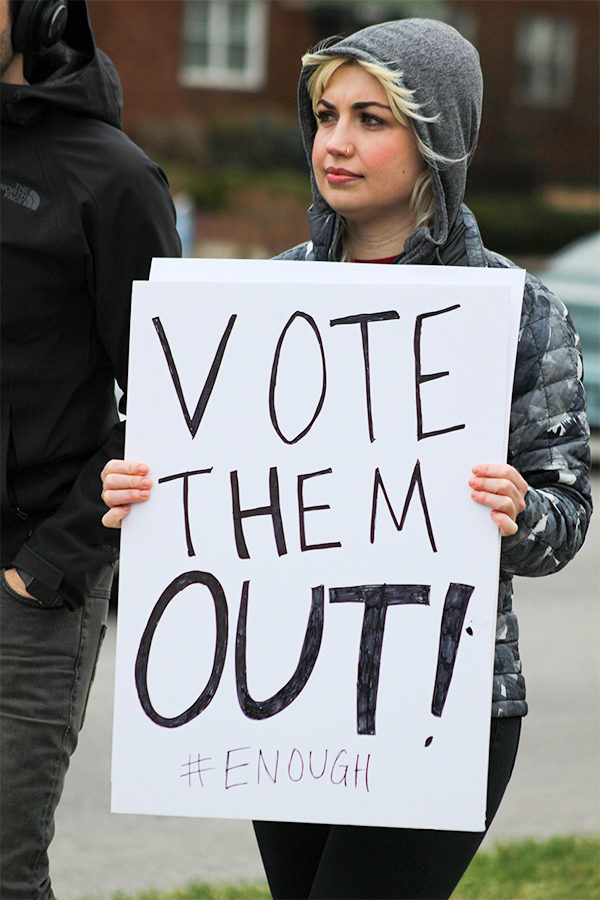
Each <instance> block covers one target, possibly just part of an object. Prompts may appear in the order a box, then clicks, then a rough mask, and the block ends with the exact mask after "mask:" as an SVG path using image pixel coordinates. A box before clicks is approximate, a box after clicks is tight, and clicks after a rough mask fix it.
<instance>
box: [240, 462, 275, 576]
mask: <svg viewBox="0 0 600 900" xmlns="http://www.w3.org/2000/svg"><path fill="white" fill-rule="evenodd" d="M229 477H230V480H231V501H232V504H233V530H234V534H235V546H236V549H237V552H238V556H239V557H240V559H249V558H250V554H249V552H248V547H247V545H246V540H245V538H244V532H243V529H242V519H246V518H249V517H252V516H271V518H272V520H273V533H274V535H275V545H276V547H277V553H278V555H279V556H283V555H284V554H286V553H287V549H286V546H285V535H284V533H283V521H282V519H281V506H280V504H279V479H278V477H277V469H276V467H275V466H273V467H272V468H271V469H270V470H269V494H270V500H271V502H270V504H269V506H257V507H255V508H254V509H242V508H241V507H240V487H239V482H238V473H237V471H234V472H231V473H230V476H229Z"/></svg>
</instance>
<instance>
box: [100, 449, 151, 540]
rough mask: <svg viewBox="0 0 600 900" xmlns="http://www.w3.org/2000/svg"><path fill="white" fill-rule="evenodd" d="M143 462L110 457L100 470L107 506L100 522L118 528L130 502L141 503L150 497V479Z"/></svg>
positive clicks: (102, 495)
mask: <svg viewBox="0 0 600 900" xmlns="http://www.w3.org/2000/svg"><path fill="white" fill-rule="evenodd" d="M148 471H149V469H148V466H147V465H146V464H145V463H138V462H133V461H132V460H126V459H111V460H110V462H108V463H107V464H106V465H105V466H104V469H103V470H102V473H101V477H102V494H101V497H102V500H103V501H104V503H106V505H107V506H108V507H110V509H109V512H107V513H105V514H104V516H103V518H102V523H103V524H104V525H105V526H106V527H107V528H120V527H121V522H122V521H123V519H124V518H125V516H127V515H129V512H130V510H131V504H133V503H143V502H144V501H146V500H148V499H149V498H150V489H151V487H152V479H151V478H149V477H148Z"/></svg>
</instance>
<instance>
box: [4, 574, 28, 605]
mask: <svg viewBox="0 0 600 900" xmlns="http://www.w3.org/2000/svg"><path fill="white" fill-rule="evenodd" d="M4 577H5V578H6V583H7V584H8V586H9V587H11V588H12V589H13V591H14V592H15V593H16V594H20V595H21V597H31V594H29V593H27V589H26V587H25V582H24V581H23V579H22V578H21V576H20V575H19V573H18V572H17V570H16V569H5V570H4ZM31 599H32V600H33V599H35V598H34V597H31Z"/></svg>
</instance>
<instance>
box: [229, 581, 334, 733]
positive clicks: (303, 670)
mask: <svg viewBox="0 0 600 900" xmlns="http://www.w3.org/2000/svg"><path fill="white" fill-rule="evenodd" d="M249 586H250V582H249V581H245V582H244V584H243V587H242V599H241V602H240V612H239V616H238V626H237V638H236V642H235V681H236V687H237V696H238V701H239V704H240V708H241V710H242V712H243V713H244V715H245V716H248V718H249V719H268V718H270V717H271V716H274V715H276V714H277V713H278V712H281V710H282V709H285V708H286V707H287V706H289V705H290V703H293V701H294V700H295V699H296V697H297V696H298V694H300V692H301V691H302V690H303V689H304V687H305V685H306V682H307V681H308V679H309V678H310V676H311V673H312V670H313V669H314V667H315V663H316V661H317V657H318V655H319V650H320V649H321V639H322V637H323V614H324V594H325V589H324V586H323V585H320V586H319V587H315V588H313V589H312V602H311V607H310V613H309V616H308V624H307V626H306V632H305V635H304V643H303V644H302V650H301V651H300V659H299V660H298V665H297V666H296V670H295V672H294V674H293V675H292V677H291V678H290V679H289V681H288V682H287V683H286V684H285V685H284V686H283V687H282V688H281V689H280V690H279V691H277V693H276V694H274V695H273V696H272V697H270V698H269V699H268V700H254V699H253V698H252V697H251V696H250V693H249V691H248V678H247V671H246V623H247V618H248V591H249Z"/></svg>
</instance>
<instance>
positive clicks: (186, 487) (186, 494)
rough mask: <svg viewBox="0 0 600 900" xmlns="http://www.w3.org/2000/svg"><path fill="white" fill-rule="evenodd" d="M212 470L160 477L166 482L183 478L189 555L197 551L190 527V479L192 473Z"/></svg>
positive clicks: (201, 473) (206, 472) (204, 471)
mask: <svg viewBox="0 0 600 900" xmlns="http://www.w3.org/2000/svg"><path fill="white" fill-rule="evenodd" d="M211 472H212V468H210V469H196V470H195V471H193V472H178V473H177V475H165V476H164V478H159V479H158V483H159V484H164V483H165V482H167V481H175V480H177V479H178V478H182V479H183V522H184V527H185V540H186V544H187V552H188V556H195V555H196V551H195V550H194V545H193V544H192V531H191V528H190V515H189V480H190V476H191V475H209V474H210V473H211Z"/></svg>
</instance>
